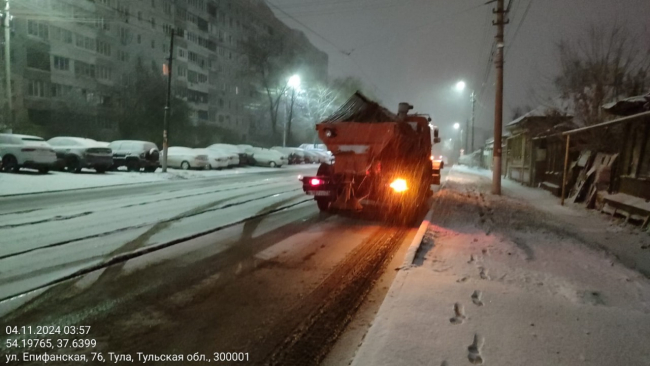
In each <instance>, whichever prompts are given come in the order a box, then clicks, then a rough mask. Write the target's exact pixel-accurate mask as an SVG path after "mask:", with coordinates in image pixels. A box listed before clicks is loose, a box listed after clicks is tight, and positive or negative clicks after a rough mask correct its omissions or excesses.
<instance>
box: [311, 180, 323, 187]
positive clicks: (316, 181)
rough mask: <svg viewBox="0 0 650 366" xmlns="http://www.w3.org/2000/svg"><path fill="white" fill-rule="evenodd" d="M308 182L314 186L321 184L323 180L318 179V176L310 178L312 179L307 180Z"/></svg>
mask: <svg viewBox="0 0 650 366" xmlns="http://www.w3.org/2000/svg"><path fill="white" fill-rule="evenodd" d="M309 184H311V185H312V186H314V187H315V186H319V185H321V184H323V181H322V180H320V179H318V178H312V179H311V180H310V181H309Z"/></svg>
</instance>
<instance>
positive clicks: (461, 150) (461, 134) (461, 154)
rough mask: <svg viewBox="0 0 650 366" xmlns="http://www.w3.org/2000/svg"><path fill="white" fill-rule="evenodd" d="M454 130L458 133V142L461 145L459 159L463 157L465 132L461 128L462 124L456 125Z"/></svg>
mask: <svg viewBox="0 0 650 366" xmlns="http://www.w3.org/2000/svg"><path fill="white" fill-rule="evenodd" d="M454 130H456V131H458V132H459V133H458V142H459V145H460V150H459V152H458V155H459V157H460V156H463V130H462V129H461V128H460V123H458V122H456V123H454Z"/></svg>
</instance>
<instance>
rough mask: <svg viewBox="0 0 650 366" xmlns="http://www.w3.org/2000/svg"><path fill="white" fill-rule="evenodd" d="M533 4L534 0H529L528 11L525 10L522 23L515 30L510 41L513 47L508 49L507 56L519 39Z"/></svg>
mask: <svg viewBox="0 0 650 366" xmlns="http://www.w3.org/2000/svg"><path fill="white" fill-rule="evenodd" d="M532 4H533V0H528V5H527V6H526V10H524V14H523V16H522V17H521V21H519V25H518V26H517V29H516V30H515V33H514V34H513V36H512V39H511V40H510V45H511V46H510V47H509V48H508V49H506V53H505V56H507V55H508V52H509V51H510V49H512V47H513V46H514V44H515V40H516V39H517V36H518V35H519V31H520V30H521V27H522V25H523V24H524V22H525V21H526V17H527V16H528V12H529V11H530V8H531V5H532Z"/></svg>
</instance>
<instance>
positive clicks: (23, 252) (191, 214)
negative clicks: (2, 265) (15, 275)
mask: <svg viewBox="0 0 650 366" xmlns="http://www.w3.org/2000/svg"><path fill="white" fill-rule="evenodd" d="M301 189H302V188H296V189H292V190H288V191H282V192H275V193H272V194H269V195H265V196H262V197H257V198H252V199H249V200H244V201H240V202H235V203H231V204H227V205H223V206H220V207H212V208H208V209H203V210H201V211H199V210H198V209H199V208H204V207H205V206H214V205H212V204H207V205H204V206H201V207H199V208H197V209H193V210H190V211H188V212H187V213H186V214H185V216H183V217H178V216H177V217H172V218H170V219H166V220H162V221H155V222H146V223H142V224H138V225H131V226H126V227H122V228H119V229H115V230H110V231H105V232H101V233H97V234H92V235H86V236H82V237H78V238H74V239H69V240H64V241H60V242H56V243H52V244H48V245H44V246H40V247H37V248H31V249H27V250H24V251H20V252H14V253H11V254H6V255H3V256H0V260H2V259H7V258H12V257H16V256H19V255H24V254H28V253H33V252H37V251H39V250H43V249H48V248H55V247H60V246H63V245H67V244H71V243H75V242H78V241H82V240H87V239H96V238H101V237H105V236H109V235H114V234H117V233H122V232H125V231H129V230H136V229H140V228H143V227H147V226H150V225H157V224H164V223H167V222H170V223H171V222H173V221H178V220H180V219H184V218H188V217H192V216H197V215H202V214H205V213H208V212H213V211H217V210H223V209H226V208H230V207H233V206H239V205H243V204H246V203H249V202H253V201H259V200H263V199H266V198H269V197H273V196H276V195H278V194H286V193H289V192H295V191H298V190H301ZM249 195H250V193H246V194H241V195H237V196H234V197H229V198H227V199H224V201H229V200H232V199H234V198H240V197H245V196H249ZM220 201H221V200H220ZM218 203H222V202H217V204H218ZM179 216H180V215H179ZM152 235H153V234H152Z"/></svg>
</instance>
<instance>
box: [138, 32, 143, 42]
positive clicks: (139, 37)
mask: <svg viewBox="0 0 650 366" xmlns="http://www.w3.org/2000/svg"><path fill="white" fill-rule="evenodd" d="M140 43H142V35H140V34H138V44H140Z"/></svg>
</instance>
